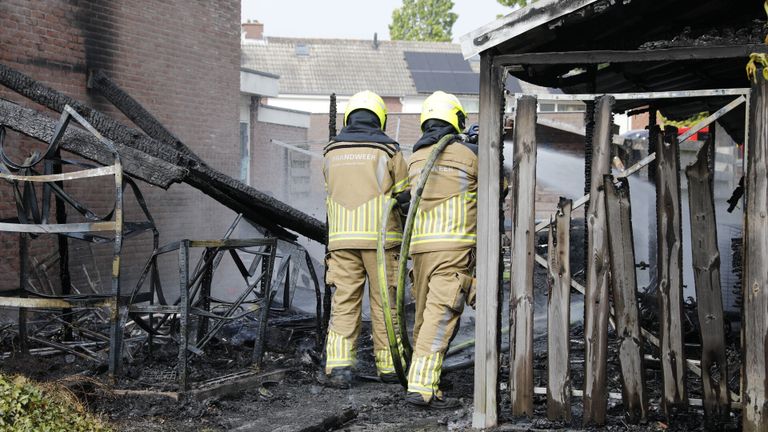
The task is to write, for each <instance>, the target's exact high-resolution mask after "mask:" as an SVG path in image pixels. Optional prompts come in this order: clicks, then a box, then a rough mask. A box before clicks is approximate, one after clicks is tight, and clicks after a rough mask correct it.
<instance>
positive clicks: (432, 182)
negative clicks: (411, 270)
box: [408, 142, 477, 253]
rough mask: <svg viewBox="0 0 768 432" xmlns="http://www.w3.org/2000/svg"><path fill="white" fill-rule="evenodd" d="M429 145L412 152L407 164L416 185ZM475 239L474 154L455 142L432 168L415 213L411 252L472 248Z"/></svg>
mask: <svg viewBox="0 0 768 432" xmlns="http://www.w3.org/2000/svg"><path fill="white" fill-rule="evenodd" d="M431 152H432V146H429V147H425V148H421V149H419V150H417V151H416V152H414V153H413V155H412V156H411V159H410V162H409V164H408V174H409V177H410V181H411V184H416V182H418V180H419V176H420V175H421V169H422V168H423V167H424V165H425V164H426V161H427V159H428V158H429V155H430V153H431ZM476 241H477V155H475V154H474V153H473V152H472V150H470V149H469V148H467V147H466V146H464V145H462V144H461V143H458V142H454V143H451V144H449V145H448V146H447V147H446V148H445V150H443V153H442V154H441V155H440V157H439V158H438V159H437V163H436V164H435V166H434V168H433V169H432V173H430V175H429V179H428V180H427V184H426V185H425V186H424V192H423V194H422V196H421V203H420V204H419V209H418V211H417V212H416V220H415V221H414V228H413V235H412V238H411V253H421V252H430V251H437V250H450V249H456V248H461V247H472V246H474V245H475V243H476Z"/></svg>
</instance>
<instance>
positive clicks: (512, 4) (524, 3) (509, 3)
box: [496, 0, 536, 7]
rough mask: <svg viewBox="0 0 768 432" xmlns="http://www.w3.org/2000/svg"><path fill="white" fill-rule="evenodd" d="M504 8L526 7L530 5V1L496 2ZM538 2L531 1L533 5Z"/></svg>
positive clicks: (508, 0) (510, 0)
mask: <svg viewBox="0 0 768 432" xmlns="http://www.w3.org/2000/svg"><path fill="white" fill-rule="evenodd" d="M496 1H497V2H499V3H500V4H501V5H503V6H509V7H513V6H520V7H525V6H526V5H527V4H528V0H496ZM535 1H536V0H531V3H533V2H535Z"/></svg>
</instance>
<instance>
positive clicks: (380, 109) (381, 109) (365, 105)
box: [344, 90, 387, 130]
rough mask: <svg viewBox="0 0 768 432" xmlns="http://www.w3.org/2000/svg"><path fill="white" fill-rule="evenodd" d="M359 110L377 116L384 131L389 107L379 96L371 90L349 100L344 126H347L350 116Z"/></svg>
mask: <svg viewBox="0 0 768 432" xmlns="http://www.w3.org/2000/svg"><path fill="white" fill-rule="evenodd" d="M359 109H364V110H368V111H370V112H372V113H374V114H376V117H378V118H379V125H380V126H381V130H384V127H385V126H386V124H387V105H386V104H385V103H384V100H383V99H382V98H381V97H380V96H379V95H377V94H376V93H374V92H372V91H370V90H363V91H361V92H358V93H355V94H354V95H353V96H352V97H351V98H349V102H347V109H346V110H345V111H344V126H346V125H347V119H348V118H349V115H350V114H352V112H354V111H357V110H359Z"/></svg>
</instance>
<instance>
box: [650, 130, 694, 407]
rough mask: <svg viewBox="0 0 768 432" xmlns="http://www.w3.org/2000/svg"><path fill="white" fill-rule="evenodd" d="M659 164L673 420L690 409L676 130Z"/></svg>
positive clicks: (664, 334) (665, 344) (662, 304)
mask: <svg viewBox="0 0 768 432" xmlns="http://www.w3.org/2000/svg"><path fill="white" fill-rule="evenodd" d="M656 162H657V164H658V165H657V169H656V212H657V222H656V230H657V231H656V238H657V243H658V253H657V256H658V259H657V261H656V262H657V263H658V272H657V274H658V281H659V291H658V293H659V321H660V322H659V325H660V326H661V331H660V332H659V335H660V337H659V342H660V347H659V348H660V353H661V355H660V357H661V366H662V367H661V370H662V376H663V377H664V392H663V396H662V407H663V410H664V414H665V415H666V416H667V418H670V417H673V416H674V415H675V414H676V412H677V411H679V410H682V409H683V408H685V406H686V405H688V397H687V395H686V391H685V353H684V352H683V324H682V323H683V310H682V307H683V267H682V264H683V239H682V228H681V221H680V217H681V214H682V212H681V210H680V154H679V151H678V143H677V128H675V127H672V126H667V127H665V128H664V139H663V142H660V143H659V147H658V149H657V151H656Z"/></svg>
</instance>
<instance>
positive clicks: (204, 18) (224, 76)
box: [0, 0, 240, 289]
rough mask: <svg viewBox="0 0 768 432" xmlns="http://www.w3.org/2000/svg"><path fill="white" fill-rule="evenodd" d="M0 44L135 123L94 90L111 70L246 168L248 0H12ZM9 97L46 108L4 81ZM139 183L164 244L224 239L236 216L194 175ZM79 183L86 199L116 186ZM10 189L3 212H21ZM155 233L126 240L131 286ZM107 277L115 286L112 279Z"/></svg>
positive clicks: (207, 146) (4, 281) (6, 242)
mask: <svg viewBox="0 0 768 432" xmlns="http://www.w3.org/2000/svg"><path fill="white" fill-rule="evenodd" d="M0 46H1V47H2V49H0V62H2V63H3V64H6V65H9V66H11V67H13V68H16V69H19V70H21V71H22V72H24V73H25V74H28V75H30V76H31V77H32V78H34V79H37V80H39V81H42V82H43V83H45V84H46V85H49V86H51V87H53V88H54V89H56V90H59V91H61V92H63V93H66V94H67V95H70V96H72V97H74V98H77V99H79V100H81V101H84V102H86V103H87V104H89V105H91V106H93V107H95V108H97V109H99V110H102V111H103V112H105V113H107V114H109V115H112V116H113V117H114V118H116V119H117V120H118V121H121V122H123V123H125V124H127V125H129V126H133V125H132V124H131V123H130V122H129V121H128V120H127V119H126V118H125V117H123V116H122V115H121V114H120V113H119V112H117V110H116V109H115V108H113V107H112V106H111V105H110V104H109V103H108V102H107V101H106V100H104V99H103V98H102V97H100V96H99V95H97V94H94V93H92V92H90V91H89V90H87V89H86V86H85V84H86V75H87V71H88V69H90V68H101V69H104V70H105V71H106V72H107V74H108V75H109V76H110V77H111V78H112V79H113V80H114V81H115V82H116V83H117V84H118V85H120V86H121V87H123V88H124V89H125V90H126V91H127V92H128V93H130V94H131V95H132V96H133V97H134V98H136V99H137V100H138V101H139V102H140V103H142V104H143V105H144V106H145V107H146V108H147V109H148V110H149V111H150V112H152V113H153V114H154V115H155V116H156V117H157V118H158V119H159V120H160V121H161V122H162V123H163V124H164V125H165V126H166V127H167V128H168V129H169V130H171V131H172V132H173V133H174V134H176V135H177V136H178V137H179V138H180V139H181V140H182V141H183V142H185V143H186V144H187V146H189V147H190V148H191V149H192V150H193V151H194V152H196V153H197V154H198V155H199V156H201V157H202V158H203V159H205V160H206V161H207V162H208V163H209V164H210V165H212V166H213V167H215V168H216V169H219V170H221V171H223V172H225V173H227V174H229V175H232V176H234V177H238V173H239V162H240V160H239V159H240V156H239V154H240V149H239V138H238V136H239V133H238V101H239V67H240V2H239V1H237V0H212V1H207V2H188V1H184V0H169V1H164V2H160V1H150V0H135V1H130V2H124V1H121V2H115V1H107V0H104V1H97V0H90V1H89V0H81V1H67V0H3V1H2V2H0ZM0 97H3V98H8V99H11V100H14V101H17V102H20V103H23V104H24V105H27V106H30V107H33V108H36V109H41V108H40V107H39V106H35V105H34V104H32V103H31V102H29V101H27V100H25V99H23V98H22V97H20V96H18V95H16V94H14V93H12V92H10V91H8V90H7V89H4V88H0ZM51 114H52V115H53V113H51ZM8 144H9V145H10V146H11V147H14V148H20V147H25V146H30V145H32V144H30V143H29V142H28V141H27V140H24V139H21V138H19V137H18V136H13V137H11V138H10V139H9V140H8ZM26 152H27V150H26V149H25V150H24V151H23V152H21V153H19V152H16V154H15V156H19V157H21V156H23V155H24V154H25V153H26ZM140 186H141V187H142V190H143V192H144V194H145V196H146V198H147V200H148V204H149V208H150V210H151V211H152V214H153V216H154V217H155V220H156V222H157V225H158V228H159V230H160V234H161V243H165V242H170V241H174V240H178V239H181V238H185V237H189V238H205V237H213V238H217V237H220V236H221V235H222V234H223V233H224V231H225V229H226V227H227V226H228V225H229V223H230V221H231V220H232V219H233V217H234V214H233V213H232V212H231V211H229V210H227V209H225V208H224V207H223V206H221V205H219V204H218V203H216V202H215V201H213V200H212V199H210V198H208V197H207V196H205V195H204V194H202V193H200V192H198V191H197V190H195V189H192V188H191V187H189V186H186V185H174V186H172V187H171V188H170V190H169V191H163V190H161V189H159V188H155V187H151V186H149V185H146V184H140ZM70 187H71V189H70V190H72V191H73V193H75V194H76V195H78V196H79V197H82V198H83V199H85V200H86V201H88V202H90V203H95V204H97V205H98V207H100V208H107V207H109V205H107V203H108V201H109V198H108V197H109V191H108V189H106V188H105V187H106V184H100V183H94V182H85V183H82V182H81V183H80V184H73V185H72V186H70ZM8 192H9V189H8V188H2V189H0V218H4V217H11V216H14V215H15V209H14V208H13V206H12V202H11V197H10V196H9V194H8ZM129 200H130V199H129ZM127 207H128V210H127V217H128V219H130V218H131V217H132V216H136V215H137V214H138V213H137V207H136V206H135V205H133V204H128V205H127ZM72 219H74V217H73V218H72ZM150 237H151V236H148V235H144V236H142V237H141V238H140V239H135V240H134V239H130V240H127V241H126V243H125V254H124V261H123V264H124V265H123V270H124V273H123V274H124V275H125V277H124V279H123V286H124V289H129V288H131V287H132V284H133V281H134V279H135V276H136V275H137V272H138V269H139V268H140V267H141V266H142V265H143V263H144V261H145V260H146V258H147V256H148V253H149V252H150V251H151V240H150ZM0 241H2V246H3V249H2V250H3V252H2V253H1V254H0V289H14V288H16V287H17V286H18V275H17V269H18V259H17V257H16V256H17V252H16V247H15V246H16V245H15V240H14V239H13V237H11V236H9V235H8V234H2V235H0ZM45 241H46V240H36V241H35V244H36V245H37V246H35V247H36V249H35V251H36V252H37V253H38V254H39V255H40V254H46V253H49V252H50V247H45V246H39V244H43V243H41V242H45ZM48 242H49V243H50V241H48ZM97 249H98V250H97V251H96V254H97V256H98V257H99V259H98V261H99V263H100V274H101V277H102V279H104V278H106V277H108V275H109V270H108V268H107V267H106V266H104V264H105V263H106V262H107V260H105V259H104V256H105V255H107V256H108V255H109V247H107V248H104V247H101V246H99V247H98V248H97ZM72 252H73V253H72V255H73V260H77V259H85V257H84V255H83V253H82V251H81V250H80V249H77V248H75V246H72ZM169 265H170V263H169ZM171 269H172V267H168V270H171ZM172 275H173V271H168V272H163V276H164V277H165V276H168V277H171V276H172ZM103 282H105V285H104V286H107V285H106V284H108V280H106V279H104V280H103Z"/></svg>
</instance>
